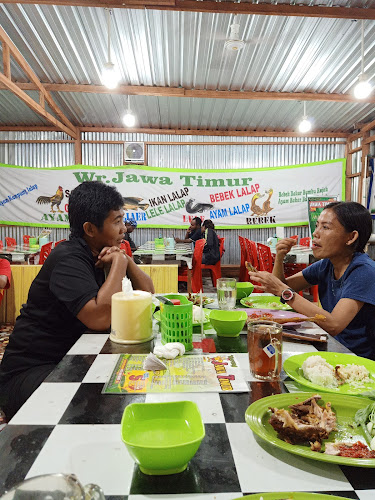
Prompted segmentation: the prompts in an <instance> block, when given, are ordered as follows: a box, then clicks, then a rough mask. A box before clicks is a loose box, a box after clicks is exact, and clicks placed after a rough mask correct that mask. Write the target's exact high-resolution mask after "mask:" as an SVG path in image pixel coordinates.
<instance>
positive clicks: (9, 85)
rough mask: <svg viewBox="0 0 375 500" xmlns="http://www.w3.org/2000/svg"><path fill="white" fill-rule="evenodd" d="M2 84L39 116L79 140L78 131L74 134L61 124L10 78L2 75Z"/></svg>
mask: <svg viewBox="0 0 375 500" xmlns="http://www.w3.org/2000/svg"><path fill="white" fill-rule="evenodd" d="M0 82H1V83H3V84H4V85H5V86H6V87H7V88H8V89H9V90H10V91H11V92H13V94H14V95H16V96H17V97H19V98H20V99H21V100H22V101H23V102H24V103H25V104H26V105H27V106H28V107H29V108H30V109H32V110H33V111H35V112H36V113H38V115H40V116H42V117H43V118H45V119H46V120H48V121H49V122H50V123H51V124H52V125H54V126H55V127H57V128H58V129H60V130H61V131H62V132H65V133H66V134H68V135H70V136H71V137H73V138H74V139H76V138H77V135H78V133H77V130H75V131H74V132H73V131H72V129H70V128H68V127H67V126H66V125H64V124H63V123H61V122H60V121H59V120H58V119H57V118H55V117H54V116H53V115H51V113H48V111H46V110H45V109H44V108H43V107H42V106H41V105H40V104H38V103H37V102H36V101H34V99H32V98H31V97H30V96H29V95H28V94H26V92H24V91H23V90H21V89H19V88H18V87H17V86H16V85H15V84H14V83H13V82H12V80H10V79H9V78H7V77H6V76H5V75H3V74H2V73H0Z"/></svg>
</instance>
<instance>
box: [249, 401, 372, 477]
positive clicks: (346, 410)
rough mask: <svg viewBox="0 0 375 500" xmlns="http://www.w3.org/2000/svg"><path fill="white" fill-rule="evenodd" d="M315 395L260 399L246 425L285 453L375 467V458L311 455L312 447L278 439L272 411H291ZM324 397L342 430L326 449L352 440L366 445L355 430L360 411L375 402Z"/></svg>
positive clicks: (356, 429) (330, 461)
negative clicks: (271, 421) (272, 409)
mask: <svg viewBox="0 0 375 500" xmlns="http://www.w3.org/2000/svg"><path fill="white" fill-rule="evenodd" d="M314 394H316V392H315V393H306V392H296V393H291V394H275V395H274V396H268V397H265V398H262V399H259V400H258V401H255V403H253V404H252V405H250V406H249V408H248V409H247V410H246V413H245V419H246V423H247V424H248V426H249V427H250V429H251V430H252V431H253V432H254V433H255V434H257V435H258V436H259V437H260V438H262V439H264V440H265V441H267V442H268V443H270V444H272V445H273V446H277V447H278V448H281V449H282V450H285V451H288V452H289V453H293V454H295V455H300V456H302V457H305V458H311V459H313V460H320V461H321V462H328V463H331V464H339V465H351V466H355V467H375V458H349V457H339V456H333V455H326V454H325V453H318V452H316V451H311V450H310V447H309V446H307V445H306V446H304V445H299V444H295V445H293V444H289V443H286V442H285V441H283V440H282V439H279V438H278V437H277V432H276V431H275V430H274V428H273V427H272V426H271V425H270V423H269V419H270V417H271V411H270V410H269V407H270V406H271V407H274V408H279V409H280V408H285V409H289V406H290V405H292V404H296V403H299V402H302V401H305V399H308V398H309V397H311V396H314ZM321 396H322V399H321V403H323V404H325V403H327V402H331V403H332V410H333V411H334V412H335V413H336V419H337V429H338V430H337V431H334V432H331V434H330V436H329V439H328V440H326V441H323V445H324V443H325V442H327V441H330V442H334V441H348V440H349V436H350V440H351V441H353V440H354V441H358V440H362V441H363V440H364V436H363V434H362V430H361V428H359V427H358V428H353V427H351V426H352V424H353V419H354V415H355V413H356V411H357V410H358V409H359V408H364V407H365V406H367V405H369V404H370V403H373V401H372V400H371V399H367V398H358V397H354V396H345V395H343V394H327V393H326V394H321ZM323 451H324V446H323Z"/></svg>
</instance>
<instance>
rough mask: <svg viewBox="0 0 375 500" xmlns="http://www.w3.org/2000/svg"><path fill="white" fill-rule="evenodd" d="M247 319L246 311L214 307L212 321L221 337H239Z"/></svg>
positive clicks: (211, 315)
mask: <svg viewBox="0 0 375 500" xmlns="http://www.w3.org/2000/svg"><path fill="white" fill-rule="evenodd" d="M246 320H247V314H246V311H223V310H219V309H214V310H213V311H212V312H211V314H210V322H211V325H212V326H213V328H214V329H215V331H216V333H217V334H218V336H219V337H238V335H239V334H240V332H241V330H242V328H243V327H244V325H245V323H246Z"/></svg>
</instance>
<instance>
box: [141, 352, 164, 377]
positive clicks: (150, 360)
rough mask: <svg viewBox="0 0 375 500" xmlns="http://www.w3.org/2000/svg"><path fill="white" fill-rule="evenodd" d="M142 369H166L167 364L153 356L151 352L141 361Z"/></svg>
mask: <svg viewBox="0 0 375 500" xmlns="http://www.w3.org/2000/svg"><path fill="white" fill-rule="evenodd" d="M143 369H144V370H151V371H153V372H155V371H158V370H166V369H167V366H166V365H165V364H164V363H163V361H161V360H160V359H159V358H157V357H156V356H155V354H153V353H152V352H150V354H149V355H148V356H147V357H146V359H145V362H144V363H143Z"/></svg>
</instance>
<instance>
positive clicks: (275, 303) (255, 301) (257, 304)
mask: <svg viewBox="0 0 375 500" xmlns="http://www.w3.org/2000/svg"><path fill="white" fill-rule="evenodd" d="M240 303H241V304H242V305H243V306H245V307H252V308H254V309H272V310H276V311H292V308H291V307H290V306H288V304H282V303H281V302H280V297H276V296H275V295H271V296H270V295H265V296H264V297H263V296H260V295H258V296H250V297H246V298H244V299H241V300H240Z"/></svg>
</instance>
